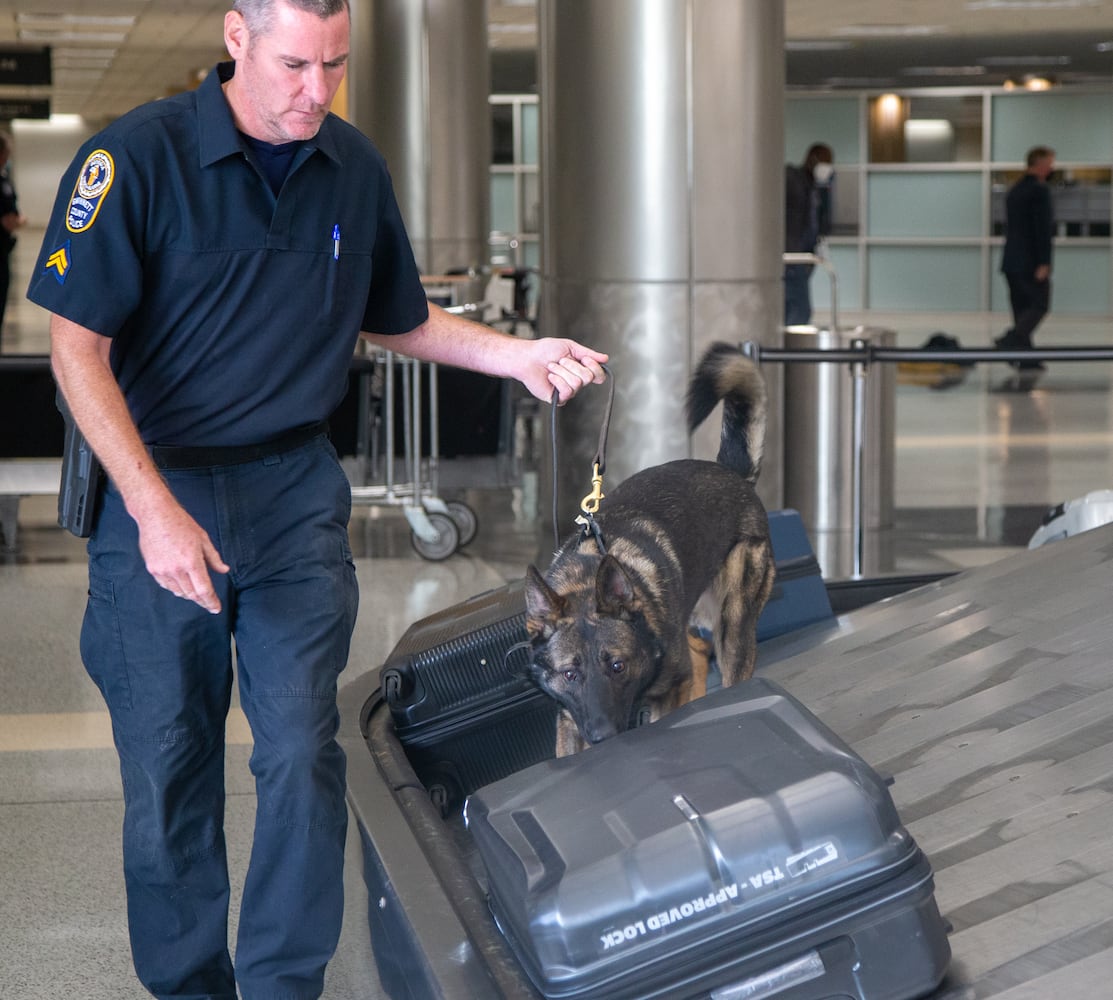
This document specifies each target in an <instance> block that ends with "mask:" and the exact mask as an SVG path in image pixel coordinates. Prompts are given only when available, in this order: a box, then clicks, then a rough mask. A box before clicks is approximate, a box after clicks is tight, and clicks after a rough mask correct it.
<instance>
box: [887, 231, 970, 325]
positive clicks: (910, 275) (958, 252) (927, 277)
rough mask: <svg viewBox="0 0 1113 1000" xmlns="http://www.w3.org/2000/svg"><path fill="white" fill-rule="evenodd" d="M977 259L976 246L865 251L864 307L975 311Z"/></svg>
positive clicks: (930, 310)
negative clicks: (866, 286)
mask: <svg viewBox="0 0 1113 1000" xmlns="http://www.w3.org/2000/svg"><path fill="white" fill-rule="evenodd" d="M981 259H982V253H981V249H980V248H978V247H963V246H950V247H871V248H870V250H869V303H868V305H869V308H871V309H892V310H895V311H899V310H909V311H913V312H920V311H923V312H972V311H976V310H978V309H980V308H981V303H980V299H979V286H980V285H981Z"/></svg>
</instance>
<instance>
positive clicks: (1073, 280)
mask: <svg viewBox="0 0 1113 1000" xmlns="http://www.w3.org/2000/svg"><path fill="white" fill-rule="evenodd" d="M1054 268H1055V270H1054V273H1053V274H1052V275H1051V312H1049V313H1048V314H1047V317H1046V318H1045V319H1044V321H1043V323H1042V324H1041V325H1040V327H1039V329H1038V330H1037V331H1036V342H1037V344H1039V343H1042V344H1043V345H1044V346H1047V347H1050V346H1051V345H1052V341H1051V340H1050V339H1042V338H1041V337H1040V332H1041V331H1043V330H1046V331H1047V333H1048V334H1049V335H1050V334H1051V333H1052V332H1053V331H1054V329H1055V316H1056V315H1060V316H1103V315H1105V314H1107V313H1109V312H1110V311H1113V301H1111V300H1110V292H1109V286H1110V270H1111V268H1113V259H1111V257H1110V251H1109V248H1108V247H1080V246H1063V245H1062V244H1061V243H1056V244H1055V255H1054ZM990 301H991V304H992V308H993V311H994V312H1000V313H1005V314H1006V318H1007V315H1008V313H1009V286H1008V285H1007V284H1006V283H1005V276H1004V275H1003V274H1002V273H1001V248H1000V247H999V246H998V247H995V248H994V251H993V274H992V278H991V281H990Z"/></svg>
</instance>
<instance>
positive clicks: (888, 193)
mask: <svg viewBox="0 0 1113 1000" xmlns="http://www.w3.org/2000/svg"><path fill="white" fill-rule="evenodd" d="M983 215H984V213H983V211H982V175H981V174H980V173H976V174H961V173H946V174H941V173H940V174H935V173H920V172H916V173H899V174H897V173H894V174H872V175H871V176H870V178H869V234H870V235H871V236H910V237H917V236H981V235H982V218H983Z"/></svg>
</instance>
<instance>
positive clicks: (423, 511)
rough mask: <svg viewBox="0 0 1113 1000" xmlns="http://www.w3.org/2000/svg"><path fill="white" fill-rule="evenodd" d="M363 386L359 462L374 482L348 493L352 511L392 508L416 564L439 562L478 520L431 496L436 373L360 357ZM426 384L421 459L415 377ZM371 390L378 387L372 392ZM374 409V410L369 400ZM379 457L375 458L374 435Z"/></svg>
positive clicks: (420, 365) (393, 357)
mask: <svg viewBox="0 0 1113 1000" xmlns="http://www.w3.org/2000/svg"><path fill="white" fill-rule="evenodd" d="M480 308H481V307H480V306H478V305H465V306H456V307H453V308H452V309H451V310H450V311H451V312H456V313H471V312H478V311H480ZM366 365H367V373H368V374H370V378H366V379H364V380H362V381H363V382H364V387H363V388H362V389H361V398H360V439H359V440H360V444H359V450H360V453H361V456H363V457H365V458H366V457H369V459H370V462H369V468H368V464H365V465H364V469H363V471H364V473H365V475H366V474H367V473H370V474H371V475H372V476H373V477H374V478H376V479H378V480H379V481H378V482H374V483H365V484H356V483H353V485H352V503H353V504H355V505H359V506H384V507H400V508H401V510H402V513H403V514H404V515H405V517H406V520H407V521H408V522H409V525H410V532H411V535H410V541H411V543H412V545H413V547H414V549H415V550H416V551H417V553H418V554H419V555H420V556H422V558H424V559H428V560H430V561H433V562H439V561H441V560H443V559H447V558H448V557H449V556H450V555H452V554H453V553H454V552H455V551H456V550H457V549H458V548H460V547H461V546H464V545H467V544H468V543H469V542H470V541H471V540H472V539H473V538H475V536H476V534H477V533H478V530H479V519H478V517H477V516H476V514H475V511H474V510H472V508H471V507H469V506H468V505H467V504H466V503H464V502H463V501H460V500H447V501H446V500H444V499H443V498H441V497H440V496H439V494H438V483H437V463H438V456H439V439H438V432H437V416H438V413H437V366H436V364H434V363H432V362H422V361H417V360H415V359H413V358H408V357H405V356H404V355H400V354H395V353H394V352H393V351H378V350H377V351H375V352H374V353H373V354H370V355H368V356H367V357H366ZM423 369H424V375H425V379H426V382H427V388H428V394H429V405H428V419H429V454H428V455H427V456H423V455H422V448H421V441H422V429H423V395H424V393H423V391H422V377H423ZM372 384H375V385H381V391H380V392H375V391H374V389H372ZM399 386H400V387H401V391H402V407H401V410H402V467H403V471H402V473H401V475H399V474H398V472H397V469H396V467H395V462H396V461H397V456H396V454H395V451H396V441H397V427H396V423H397V421H396V419H395V393H396V392H397V390H398V387H399ZM375 397H378V399H379V400H380V401H381V406H379V407H378V413H377V414H376V413H375V412H374V410H375V409H376V407H375V402H374V398H375ZM380 431H381V436H382V452H381V454H380V453H379V451H378V441H379V437H380V433H379V432H380Z"/></svg>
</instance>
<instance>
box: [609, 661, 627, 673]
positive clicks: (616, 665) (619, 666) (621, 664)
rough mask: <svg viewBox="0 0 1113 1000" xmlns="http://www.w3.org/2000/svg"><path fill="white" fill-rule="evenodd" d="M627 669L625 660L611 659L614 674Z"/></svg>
mask: <svg viewBox="0 0 1113 1000" xmlns="http://www.w3.org/2000/svg"><path fill="white" fill-rule="evenodd" d="M625 669H626V663H625V661H624V660H612V661H611V673H612V674H621V673H622V672H623V671H624V670H625Z"/></svg>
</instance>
